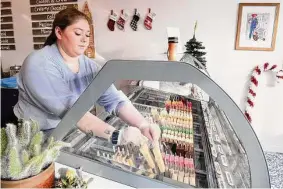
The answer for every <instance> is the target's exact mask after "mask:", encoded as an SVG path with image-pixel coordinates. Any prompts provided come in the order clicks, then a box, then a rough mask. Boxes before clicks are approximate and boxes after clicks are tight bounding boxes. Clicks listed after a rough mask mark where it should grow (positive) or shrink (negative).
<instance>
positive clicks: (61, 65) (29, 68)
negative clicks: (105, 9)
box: [14, 8, 160, 145]
mask: <svg viewBox="0 0 283 189" xmlns="http://www.w3.org/2000/svg"><path fill="white" fill-rule="evenodd" d="M89 37H90V25H89V20H88V17H87V16H86V15H85V14H83V13H82V12H80V11H78V10H77V9H75V8H68V9H65V10H62V11H60V12H59V13H58V14H56V16H55V19H54V21H53V27H52V32H51V34H50V36H49V37H48V38H47V40H46V42H45V44H44V47H43V48H42V49H40V50H38V51H35V52H32V53H31V54H30V55H28V57H27V58H26V59H25V60H24V63H23V65H22V68H21V71H20V73H19V78H18V87H19V101H18V103H17V104H16V106H15V107H14V113H15V115H16V116H17V117H18V118H24V119H30V118H31V119H35V120H37V121H38V122H39V124H40V126H41V130H49V129H53V128H55V127H56V126H57V124H58V123H59V122H60V120H61V119H62V117H63V116H64V115H65V113H66V112H67V111H68V109H69V108H71V107H72V106H73V104H74V103H75V101H76V100H77V99H78V98H79V96H80V95H81V94H82V92H83V91H84V90H85V89H86V87H87V86H88V85H89V84H90V82H91V81H92V80H93V78H94V75H95V74H97V73H98V71H99V69H100V67H99V65H98V64H96V63H95V62H94V61H93V60H91V59H89V58H88V57H86V56H85V55H84V51H85V50H86V48H87V47H88V45H89ZM98 104H100V105H101V106H104V107H105V109H106V111H108V112H109V113H114V114H115V115H117V116H119V117H120V118H121V119H122V120H123V121H125V122H126V123H128V124H129V125H131V126H132V127H128V128H126V129H122V130H121V131H116V130H115V128H114V127H113V126H111V125H109V124H107V123H105V122H103V121H102V120H100V119H99V118H97V117H96V116H94V115H93V114H91V113H90V112H87V113H86V114H85V115H84V116H83V117H82V118H81V120H79V122H78V123H77V126H78V127H79V129H80V130H82V131H84V132H86V133H90V134H92V135H95V136H98V137H102V138H105V139H107V140H109V141H110V142H112V143H113V144H124V143H128V142H133V143H134V144H136V145H139V144H140V143H141V141H142V139H144V138H145V137H143V136H146V137H147V138H148V139H149V140H158V138H159V135H160V130H159V128H158V127H156V126H153V125H150V124H149V123H148V122H147V121H146V120H145V119H144V118H143V116H142V115H141V114H140V113H139V112H138V111H137V110H136V109H135V108H134V106H133V105H132V104H131V103H130V101H129V100H128V99H127V98H126V96H125V95H123V93H121V92H119V91H117V89H116V88H115V87H114V86H113V85H112V86H110V88H108V89H107V91H106V92H104V94H103V95H102V96H101V97H100V98H99V99H98Z"/></svg>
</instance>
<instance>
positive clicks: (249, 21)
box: [235, 3, 280, 51]
mask: <svg viewBox="0 0 283 189" xmlns="http://www.w3.org/2000/svg"><path fill="white" fill-rule="evenodd" d="M279 8H280V3H240V4H239V12H238V26H237V35H236V47H235V48H236V50H256V51H273V50H274V48H275V41H276V33H277V26H278V17H279Z"/></svg>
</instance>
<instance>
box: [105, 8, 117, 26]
mask: <svg viewBox="0 0 283 189" xmlns="http://www.w3.org/2000/svg"><path fill="white" fill-rule="evenodd" d="M117 18H118V15H117V14H116V13H115V12H113V10H111V14H110V16H109V20H108V22H107V27H108V29H109V30H110V31H114V30H115V23H116V21H117Z"/></svg>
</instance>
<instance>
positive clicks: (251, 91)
mask: <svg viewBox="0 0 283 189" xmlns="http://www.w3.org/2000/svg"><path fill="white" fill-rule="evenodd" d="M249 93H250V94H251V95H252V96H253V97H255V96H256V93H255V92H254V91H253V90H252V89H249Z"/></svg>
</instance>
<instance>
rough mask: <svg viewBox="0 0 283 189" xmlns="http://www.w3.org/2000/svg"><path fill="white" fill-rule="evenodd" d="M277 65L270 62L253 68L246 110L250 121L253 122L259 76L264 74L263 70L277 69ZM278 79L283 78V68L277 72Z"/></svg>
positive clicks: (245, 112)
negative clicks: (252, 113)
mask: <svg viewBox="0 0 283 189" xmlns="http://www.w3.org/2000/svg"><path fill="white" fill-rule="evenodd" d="M277 67H278V66H277V65H276V64H273V65H270V64H269V63H265V64H264V65H263V66H256V67H255V68H254V70H253V73H252V76H251V79H250V81H251V84H250V86H249V89H248V96H247V100H246V109H245V111H244V114H245V116H246V118H247V119H248V120H249V122H250V123H251V122H252V117H251V110H252V109H253V108H254V105H255V103H254V100H255V97H256V88H257V87H258V82H259V80H258V78H259V76H260V75H261V74H262V72H266V71H275V72H276V69H277ZM276 77H277V79H283V70H279V71H277V74H276Z"/></svg>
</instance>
